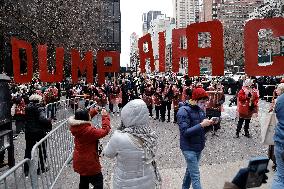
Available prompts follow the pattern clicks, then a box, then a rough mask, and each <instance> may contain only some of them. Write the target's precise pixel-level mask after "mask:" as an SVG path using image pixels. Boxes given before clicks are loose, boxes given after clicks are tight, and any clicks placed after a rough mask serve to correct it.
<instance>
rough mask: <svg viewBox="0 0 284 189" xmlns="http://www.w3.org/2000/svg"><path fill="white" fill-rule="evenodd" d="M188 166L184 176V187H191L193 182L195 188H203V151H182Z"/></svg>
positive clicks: (185, 188) (184, 188)
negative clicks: (201, 180)
mask: <svg viewBox="0 0 284 189" xmlns="http://www.w3.org/2000/svg"><path fill="white" fill-rule="evenodd" d="M182 153H183V156H184V158H185V161H186V164H187V168H186V171H185V175H184V178H183V184H182V189H189V188H190V184H192V188H193V189H201V183H200V172H199V161H200V158H201V152H195V151H182Z"/></svg>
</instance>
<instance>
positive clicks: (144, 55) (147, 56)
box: [138, 34, 155, 73]
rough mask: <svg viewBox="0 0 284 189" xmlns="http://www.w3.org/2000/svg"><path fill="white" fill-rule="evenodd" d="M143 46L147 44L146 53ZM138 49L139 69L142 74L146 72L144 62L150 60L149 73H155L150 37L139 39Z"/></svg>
mask: <svg viewBox="0 0 284 189" xmlns="http://www.w3.org/2000/svg"><path fill="white" fill-rule="evenodd" d="M144 44H148V51H147V52H145V50H144ZM138 48H139V57H140V69H141V72H142V73H145V72H146V68H145V66H146V60H147V59H150V67H151V71H152V72H153V71H155V64H154V56H153V47H152V41H151V35H150V34H146V35H144V36H143V37H141V38H139V40H138Z"/></svg>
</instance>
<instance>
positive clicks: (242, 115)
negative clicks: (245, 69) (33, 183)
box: [11, 75, 282, 189]
mask: <svg viewBox="0 0 284 189" xmlns="http://www.w3.org/2000/svg"><path fill="white" fill-rule="evenodd" d="M226 81H228V80H226V78H225V77H211V78H208V77H205V76H203V77H193V78H190V77H187V76H185V77H183V78H180V79H178V78H177V77H176V76H174V75H170V76H169V77H161V76H154V77H150V76H145V75H140V76H139V77H134V76H129V75H128V76H126V75H119V76H118V77H115V78H108V80H106V82H105V83H104V84H102V85H100V84H97V83H93V84H87V83H86V82H85V80H81V81H80V82H78V83H77V84H72V83H71V82H68V81H65V82H63V83H56V84H47V83H42V82H40V81H38V80H35V81H33V82H32V83H31V84H29V85H16V84H13V83H11V91H12V104H13V106H12V115H13V117H14V119H15V125H16V129H15V139H16V138H17V135H18V134H19V133H21V132H24V133H25V136H26V152H25V157H26V158H29V157H30V153H31V149H32V146H33V145H34V144H35V143H36V142H37V141H39V140H40V139H41V138H43V137H44V136H45V135H46V132H48V131H50V129H51V121H52V120H56V115H57V105H56V103H55V102H57V101H59V100H60V98H61V97H62V96H65V97H66V99H73V100H72V101H71V102H72V104H71V106H72V108H74V111H75V116H74V117H71V118H69V120H68V122H69V124H70V130H71V132H72V134H73V135H74V137H75V151H74V157H73V166H74V170H75V171H76V172H78V173H79V174H80V186H79V188H88V184H89V183H92V184H93V185H94V186H96V187H97V188H102V187H103V176H102V173H101V166H100V162H99V156H100V154H99V153H98V152H99V139H100V138H103V137H104V136H106V135H107V134H108V133H109V131H110V116H109V114H110V115H111V116H121V121H122V122H121V126H120V127H119V128H118V130H117V131H115V133H114V134H113V136H112V137H111V139H110V141H109V143H108V145H107V146H106V147H105V148H104V151H103V152H102V155H104V156H106V157H110V158H117V162H118V163H117V167H116V172H115V175H114V181H113V182H114V188H121V187H122V186H123V187H125V188H126V187H129V188H131V187H134V186H135V187H136V186H138V185H140V188H154V187H158V188H159V187H160V184H161V177H160V175H159V171H158V168H157V165H156V162H155V152H156V149H157V136H156V135H155V133H154V132H152V130H151V128H150V127H149V119H151V118H153V119H154V120H157V121H159V122H165V121H167V122H173V123H177V124H178V125H179V129H180V135H181V137H180V148H181V150H182V153H183V155H184V157H185V160H186V163H187V169H186V173H185V177H184V181H183V188H189V186H190V185H191V184H192V186H193V188H196V189H197V188H201V185H200V175H199V168H198V164H199V160H200V158H201V152H202V150H203V148H204V146H205V133H206V132H208V131H211V130H212V131H213V134H215V133H216V132H217V131H218V129H220V127H221V126H220V123H221V112H222V111H223V104H224V102H225V93H227V92H229V91H230V90H233V88H234V89H235V90H236V91H235V95H234V96H231V97H230V105H233V104H236V105H237V112H238V117H239V120H238V124H237V130H236V138H239V137H240V133H241V129H242V125H243V123H245V125H244V136H246V137H248V138H250V133H249V124H250V121H251V118H252V116H253V114H257V113H258V102H259V99H260V98H262V99H264V98H266V99H267V101H270V102H272V103H273V104H275V99H276V97H277V95H276V94H278V95H281V93H277V92H276V91H277V90H275V89H276V87H275V85H277V84H279V83H280V82H282V81H281V79H280V78H275V77H258V78H255V77H254V78H251V77H247V76H241V77H240V78H239V79H238V80H237V81H235V83H234V84H233V86H232V83H228V82H226ZM272 86H274V87H272ZM265 87H266V88H265ZM225 88H226V89H225ZM229 93H230V92H229ZM265 95H266V96H265ZM81 99H84V106H83V108H82V107H80V106H79V103H80V100H81ZM94 103H95V104H96V107H97V108H93V107H92V104H94ZM48 104H51V105H50V106H47V108H45V110H42V108H43V107H45V106H46V105H48ZM90 107H92V108H90ZM98 107H99V108H98ZM101 109H102V111H101V114H102V128H95V127H90V126H92V123H91V122H90V121H91V117H93V116H94V115H96V114H97V113H98V111H99V110H101ZM153 110H155V111H153ZM172 110H173V112H174V114H173V118H171V115H172V114H171V112H172ZM44 111H45V112H44ZM43 112H44V114H45V118H43V116H42V115H43ZM32 115H38V116H37V118H35V117H33V118H35V119H34V120H33V119H31V117H32ZM38 123H44V124H38ZM31 125H33V126H34V128H33V129H32V130H34V131H35V132H34V133H33V132H30V130H31ZM37 125H41V126H37ZM35 128H36V129H35ZM39 133H40V134H39ZM31 135H38V137H37V138H33V137H32V136H31ZM127 137H129V139H128V140H126V139H125V138H127ZM129 141H132V143H128V142H129ZM79 146H80V147H79ZM91 146H93V147H94V151H93V152H92V151H90V150H88V149H91V148H92V147H91ZM137 147H138V148H137ZM43 151H44V150H43ZM143 154H144V155H143ZM43 156H46V154H45V152H43ZM271 156H273V153H272V155H271ZM86 157H87V159H86ZM44 159H45V157H41V158H40V160H41V163H42V162H44ZM274 159H275V158H274ZM126 160H129V161H126ZM131 162H133V165H132V164H131ZM276 162H277V157H276ZM276 162H275V164H276ZM42 164H43V163H42ZM90 165H92V166H90ZM140 165H141V167H140ZM131 166H134V167H136V168H135V169H138V170H135V171H136V172H135V173H134V172H133V171H131V170H132V167H131ZM42 167H44V165H43V166H42ZM42 169H43V170H42V171H41V172H45V171H47V170H45V168H42ZM140 171H141V172H140ZM152 171H153V172H152ZM242 171H243V170H242ZM27 172H28V169H27V171H26V172H25V173H26V174H28V173H27ZM241 173H242V174H241V176H243V174H247V172H245V173H243V172H241ZM151 175H154V177H152V176H151ZM238 176H239V174H238V175H237V177H238ZM234 181H236V182H233V183H231V184H232V185H235V186H237V187H238V188H243V187H242V185H244V183H243V182H244V181H243V180H242V181H240V180H239V179H238V178H235V179H234ZM240 182H241V183H240ZM227 185H230V184H228V183H227ZM138 188H139V187H138ZM229 188H230V187H229Z"/></svg>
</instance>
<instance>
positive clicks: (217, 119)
mask: <svg viewBox="0 0 284 189" xmlns="http://www.w3.org/2000/svg"><path fill="white" fill-rule="evenodd" d="M211 120H212V121H214V122H218V121H219V120H220V118H219V117H212V118H211Z"/></svg>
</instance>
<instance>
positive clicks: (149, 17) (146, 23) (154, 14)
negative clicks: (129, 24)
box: [142, 11, 162, 35]
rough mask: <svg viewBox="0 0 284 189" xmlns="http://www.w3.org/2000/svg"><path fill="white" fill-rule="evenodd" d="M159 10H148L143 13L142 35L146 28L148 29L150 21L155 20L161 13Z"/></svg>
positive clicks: (146, 31)
mask: <svg viewBox="0 0 284 189" xmlns="http://www.w3.org/2000/svg"><path fill="white" fill-rule="evenodd" d="M161 14H162V12H161V11H149V12H148V13H143V15H142V22H143V25H142V32H143V35H145V34H146V33H148V30H149V29H150V23H151V21H152V20H155V19H156V18H157V17H158V16H159V15H161Z"/></svg>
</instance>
